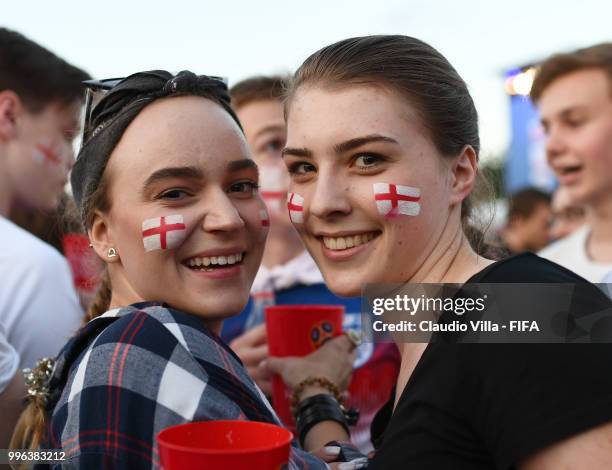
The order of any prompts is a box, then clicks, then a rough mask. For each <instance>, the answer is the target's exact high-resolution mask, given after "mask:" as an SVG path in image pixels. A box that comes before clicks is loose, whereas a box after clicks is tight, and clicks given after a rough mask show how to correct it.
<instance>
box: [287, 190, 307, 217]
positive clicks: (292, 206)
mask: <svg viewBox="0 0 612 470" xmlns="http://www.w3.org/2000/svg"><path fill="white" fill-rule="evenodd" d="M287 209H288V210H289V218H290V219H291V222H293V223H294V224H303V223H304V198H303V197H302V196H300V195H299V194H297V193H289V194H288V199H287Z"/></svg>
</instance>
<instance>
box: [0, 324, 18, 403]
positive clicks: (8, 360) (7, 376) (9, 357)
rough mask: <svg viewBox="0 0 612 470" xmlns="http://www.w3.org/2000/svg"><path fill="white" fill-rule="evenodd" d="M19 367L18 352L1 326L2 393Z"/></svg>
mask: <svg viewBox="0 0 612 470" xmlns="http://www.w3.org/2000/svg"><path fill="white" fill-rule="evenodd" d="M18 366H19V356H18V355H17V351H15V349H14V348H13V346H11V345H10V344H9V343H8V341H7V340H6V335H5V334H4V329H3V328H2V324H0V393H2V392H4V389H5V388H6V386H7V385H8V384H9V383H10V382H11V380H12V379H13V377H14V376H15V372H17V367H18Z"/></svg>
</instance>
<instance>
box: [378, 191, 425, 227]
mask: <svg viewBox="0 0 612 470" xmlns="http://www.w3.org/2000/svg"><path fill="white" fill-rule="evenodd" d="M373 189H374V200H375V201H376V208H377V209H378V212H379V213H380V214H382V215H384V216H385V217H388V218H392V217H397V216H400V215H407V216H413V217H414V216H417V215H419V213H420V212H421V204H420V200H421V190H420V189H419V188H413V187H412V186H402V185H400V184H393V183H374V185H373Z"/></svg>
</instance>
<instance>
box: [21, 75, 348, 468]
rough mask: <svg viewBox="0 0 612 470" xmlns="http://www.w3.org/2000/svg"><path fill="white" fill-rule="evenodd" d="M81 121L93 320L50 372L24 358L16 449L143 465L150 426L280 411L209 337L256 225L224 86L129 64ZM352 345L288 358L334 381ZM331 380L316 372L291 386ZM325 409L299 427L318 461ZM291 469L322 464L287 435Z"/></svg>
mask: <svg viewBox="0 0 612 470" xmlns="http://www.w3.org/2000/svg"><path fill="white" fill-rule="evenodd" d="M85 132H86V140H85V143H84V145H83V147H82V149H81V151H80V153H79V156H78V159H77V161H76V164H75V166H74V168H73V171H72V176H71V183H72V189H73V194H74V197H75V200H76V203H77V206H78V208H79V210H80V215H81V218H82V220H83V223H84V226H85V228H86V230H87V233H88V234H89V238H90V240H91V244H92V247H93V249H94V250H95V252H96V253H97V254H98V256H99V257H100V258H102V259H103V260H104V261H105V262H106V266H107V271H108V277H107V280H106V281H105V282H104V284H103V286H102V290H101V292H100V295H99V296H98V298H97V299H96V301H95V302H94V304H93V306H92V308H91V309H90V311H89V313H88V317H89V320H90V321H89V322H88V323H87V324H86V325H85V326H84V327H83V328H81V330H80V331H79V332H78V333H77V335H76V336H75V337H74V338H73V339H72V340H71V341H70V342H69V343H68V344H67V345H66V346H65V347H64V349H63V350H62V352H61V353H60V355H59V356H58V358H57V360H56V363H55V366H54V368H53V369H51V368H52V366H51V364H49V363H47V364H46V367H47V368H48V369H47V370H48V371H50V370H52V373H51V374H50V378H49V380H46V379H45V376H44V371H43V370H37V371H36V372H35V376H34V379H40V381H39V382H40V383H38V384H35V385H34V386H33V387H32V390H31V391H30V395H31V396H30V398H31V400H32V403H31V404H30V405H29V406H28V409H27V410H26V411H25V413H24V415H23V416H22V418H21V421H20V424H19V425H18V428H17V430H16V432H15V435H14V438H13V442H12V445H13V447H18V448H28V447H29V448H39V447H40V448H43V449H58V450H62V451H64V452H65V455H66V459H67V461H66V462H64V463H63V465H67V464H69V465H70V467H71V468H82V469H91V468H114V469H130V470H133V469H145V468H147V469H148V468H158V467H159V456H158V451H157V445H156V442H155V437H156V435H157V433H158V432H159V431H160V430H161V429H163V428H166V427H168V426H171V425H175V424H180V423H184V422H190V421H198V420H214V419H247V420H256V421H264V422H270V423H277V424H278V419H277V417H276V415H275V413H274V412H273V411H272V409H271V407H270V405H269V404H268V402H267V400H266V399H265V397H264V396H263V394H262V393H261V391H260V390H259V388H258V387H257V386H256V385H255V384H254V382H253V381H252V380H251V378H250V377H249V376H248V374H247V372H246V369H244V367H243V366H242V363H241V362H240V360H239V359H238V357H237V356H236V355H235V354H234V353H233V352H232V351H231V350H230V349H229V348H228V347H227V346H226V345H225V344H224V343H223V342H222V341H221V340H220V339H219V337H218V336H217V335H218V333H219V331H220V328H221V324H222V322H223V319H224V318H226V317H228V316H230V315H235V314H237V313H238V312H240V310H241V309H242V308H243V307H244V305H245V304H246V302H247V299H248V295H249V290H250V287H251V283H252V281H253V278H254V276H255V273H256V271H257V269H258V267H259V263H260V259H261V256H262V252H263V247H264V240H265V235H266V230H267V228H266V226H265V225H266V224H264V223H262V221H263V219H264V218H265V215H266V214H264V213H263V211H264V210H265V209H264V204H263V202H262V200H261V199H260V197H259V195H258V193H257V181H258V174H257V167H256V165H255V163H254V162H253V161H252V160H251V159H250V157H249V153H248V150H247V144H246V141H245V139H244V136H243V134H242V131H241V128H240V124H239V123H238V120H237V118H236V116H235V115H234V112H233V111H232V109H231V108H230V106H229V97H228V94H227V89H226V87H225V84H224V83H223V82H222V81H220V80H217V79H215V78H210V77H207V76H196V75H194V74H193V73H191V72H181V73H179V74H178V75H176V76H172V75H171V74H169V73H168V72H164V71H152V72H142V73H137V74H134V75H132V76H130V77H128V78H126V79H124V80H123V81H121V82H120V83H119V84H117V85H116V86H114V87H113V88H112V89H111V90H110V91H109V92H108V93H107V94H106V95H105V96H104V98H103V99H102V100H101V101H100V103H99V104H98V105H97V106H96V108H95V109H94V111H93V113H92V118H91V124H90V125H88V126H86V128H85ZM353 349H354V345H353V343H351V341H350V340H349V339H348V338H347V337H346V336H343V337H341V338H337V339H334V340H332V341H329V342H328V344H326V345H325V346H324V347H322V348H321V349H319V350H318V351H316V352H315V353H313V354H312V355H311V356H309V357H307V358H304V359H296V360H297V361H298V362H299V369H300V371H301V372H300V374H302V377H301V379H302V380H303V379H305V378H306V377H309V376H316V377H324V378H325V379H327V380H328V381H330V382H333V383H334V384H336V385H337V386H338V387H339V389H340V391H342V390H345V389H346V386H347V385H348V381H349V378H350V371H351V365H352V360H353V359H354V354H353ZM294 374H295V371H294ZM329 393H330V392H329V390H327V389H326V388H325V387H322V386H314V385H313V386H310V387H306V388H305V389H304V390H303V393H302V395H301V398H302V399H308V398H309V397H312V396H313V395H317V396H320V397H321V396H322V397H329ZM325 399H327V398H325ZM338 409H339V407H338ZM332 415H333V416H331V417H330V419H327V417H326V416H323V418H325V419H319V421H318V423H316V424H315V425H314V426H311V427H310V430H309V432H304V433H303V435H302V436H300V437H301V440H302V442H303V444H304V448H305V449H307V450H316V451H318V455H320V456H321V457H323V458H326V459H328V460H329V459H333V458H335V457H337V455H338V452H336V455H335V456H334V455H333V452H332V453H331V454H330V453H329V449H328V450H327V451H326V450H325V447H323V446H324V444H325V443H327V442H329V441H332V440H342V439H346V438H347V437H348V435H347V433H346V429H347V428H346V422H344V421H343V420H342V418H343V415H341V414H340V415H339V414H338V412H336V413H335V414H334V413H332ZM336 450H337V451H339V450H340V449H339V448H337V449H336ZM289 467H290V468H295V469H298V468H304V469H324V468H326V464H325V462H324V461H323V460H321V459H320V458H318V457H316V456H315V455H313V454H310V453H308V452H305V451H304V450H302V449H301V448H300V447H299V446H297V444H295V443H294V446H293V447H292V452H291V458H290V465H289Z"/></svg>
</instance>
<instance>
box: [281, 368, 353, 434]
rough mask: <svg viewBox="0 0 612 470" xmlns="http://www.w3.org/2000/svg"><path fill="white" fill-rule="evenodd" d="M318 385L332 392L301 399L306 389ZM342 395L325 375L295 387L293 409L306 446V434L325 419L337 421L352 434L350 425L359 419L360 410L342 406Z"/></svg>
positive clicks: (308, 379) (297, 426)
mask: <svg viewBox="0 0 612 470" xmlns="http://www.w3.org/2000/svg"><path fill="white" fill-rule="evenodd" d="M313 385H316V386H318V387H321V388H325V389H327V390H329V392H330V394H326V393H320V394H317V395H313V396H311V397H308V398H306V399H304V400H301V401H300V397H301V395H302V394H303V392H304V389H305V388H306V387H308V386H313ZM341 401H342V395H341V394H340V390H339V389H338V387H337V386H336V385H335V384H333V383H332V382H331V381H330V380H328V379H326V378H324V377H309V378H307V379H305V380H303V381H302V382H300V384H299V385H298V386H297V387H295V389H294V391H293V395H292V397H291V405H292V411H293V414H294V416H295V421H296V428H297V433H298V438H299V441H300V444H301V445H302V446H304V441H305V440H306V435H307V434H308V432H309V431H310V430H311V429H312V428H313V427H314V426H315V425H317V424H319V423H321V422H323V421H335V422H337V423H338V424H340V425H341V426H342V427H343V428H344V430H345V431H346V433H347V434H349V435H350V431H349V428H348V427H349V426H353V425H355V424H356V423H357V420H358V419H359V411H358V410H356V409H354V408H351V409H350V410H346V409H345V408H344V406H342V403H341Z"/></svg>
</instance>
